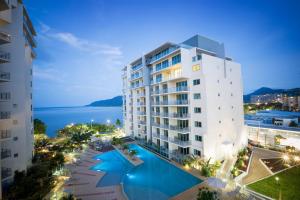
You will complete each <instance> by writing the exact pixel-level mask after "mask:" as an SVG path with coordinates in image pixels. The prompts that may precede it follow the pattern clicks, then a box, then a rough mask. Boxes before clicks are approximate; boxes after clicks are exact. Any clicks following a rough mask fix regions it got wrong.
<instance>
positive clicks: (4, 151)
mask: <svg viewBox="0 0 300 200" xmlns="http://www.w3.org/2000/svg"><path fill="white" fill-rule="evenodd" d="M8 157H11V150H10V149H1V159H5V158H8Z"/></svg>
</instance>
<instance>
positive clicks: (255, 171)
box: [242, 148, 282, 185]
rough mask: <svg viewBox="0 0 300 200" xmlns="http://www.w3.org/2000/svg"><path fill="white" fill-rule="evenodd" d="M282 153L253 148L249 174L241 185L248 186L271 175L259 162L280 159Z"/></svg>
mask: <svg viewBox="0 0 300 200" xmlns="http://www.w3.org/2000/svg"><path fill="white" fill-rule="evenodd" d="M281 156H282V153H280V152H276V151H270V150H266V149H261V148H253V155H252V161H251V163H250V168H249V173H248V175H247V176H245V177H244V178H243V180H242V184H245V185H247V184H249V183H252V182H255V181H257V180H259V179H262V178H264V177H266V176H269V175H271V173H270V172H269V171H268V170H267V169H266V167H265V166H264V165H263V164H262V163H261V162H260V161H259V159H261V158H275V157H281Z"/></svg>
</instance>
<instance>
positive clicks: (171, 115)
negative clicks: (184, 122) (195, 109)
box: [152, 112, 190, 119]
mask: <svg viewBox="0 0 300 200" xmlns="http://www.w3.org/2000/svg"><path fill="white" fill-rule="evenodd" d="M152 115H153V116H157V117H168V118H183V119H185V118H189V117H190V114H189V113H164V112H162V113H159V112H153V113H152Z"/></svg>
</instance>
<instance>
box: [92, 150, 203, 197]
mask: <svg viewBox="0 0 300 200" xmlns="http://www.w3.org/2000/svg"><path fill="white" fill-rule="evenodd" d="M130 149H134V150H136V151H137V152H138V154H137V157H139V158H140V159H142V160H143V161H144V163H143V164H141V165H138V166H133V165H132V164H131V163H130V162H129V161H128V160H127V159H125V158H124V157H123V156H122V155H121V154H120V153H119V152H118V151H116V150H114V151H110V152H107V153H103V154H101V155H97V156H95V157H94V158H95V159H100V160H101V161H102V162H101V163H99V164H97V165H95V166H93V167H92V168H91V169H92V170H96V171H97V170H100V171H104V172H106V174H105V175H104V177H103V178H101V179H100V181H99V182H98V184H97V186H98V187H99V186H100V187H103V186H109V185H117V184H120V183H121V182H123V184H124V191H125V193H126V195H127V197H128V198H129V199H130V200H141V199H143V200H165V199H169V198H170V197H172V196H175V195H177V194H179V193H181V192H183V191H185V190H187V189H189V188H191V187H193V186H194V185H196V184H198V183H201V182H202V180H200V179H198V178H197V177H194V176H192V175H191V174H189V173H187V172H185V171H183V170H181V169H179V168H178V167H176V166H174V165H172V164H170V163H168V162H167V161H165V160H163V159H161V158H160V157H158V156H157V155H155V154H153V153H151V152H149V151H147V150H145V149H144V148H142V147H140V146H138V145H135V144H132V145H130Z"/></svg>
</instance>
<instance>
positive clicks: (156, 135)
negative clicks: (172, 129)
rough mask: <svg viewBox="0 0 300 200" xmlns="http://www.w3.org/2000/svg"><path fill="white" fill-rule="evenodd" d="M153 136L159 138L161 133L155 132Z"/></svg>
mask: <svg viewBox="0 0 300 200" xmlns="http://www.w3.org/2000/svg"><path fill="white" fill-rule="evenodd" d="M152 136H153V137H156V138H159V136H160V134H158V133H153V135H152Z"/></svg>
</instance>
